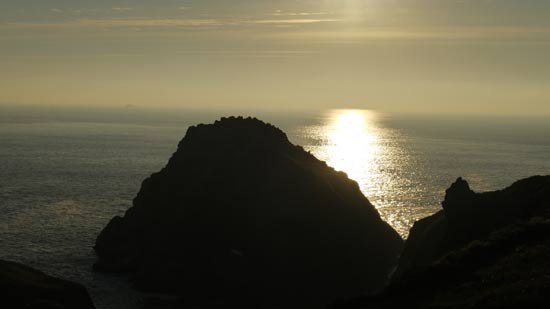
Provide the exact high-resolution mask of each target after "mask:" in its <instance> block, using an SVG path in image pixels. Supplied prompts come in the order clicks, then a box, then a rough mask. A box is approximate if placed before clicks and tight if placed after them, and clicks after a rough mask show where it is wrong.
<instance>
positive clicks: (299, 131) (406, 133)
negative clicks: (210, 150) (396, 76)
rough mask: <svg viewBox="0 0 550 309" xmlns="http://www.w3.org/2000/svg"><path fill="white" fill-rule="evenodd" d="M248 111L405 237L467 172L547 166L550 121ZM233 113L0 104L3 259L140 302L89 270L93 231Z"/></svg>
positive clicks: (473, 175) (491, 180)
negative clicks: (343, 177) (196, 129)
mask: <svg viewBox="0 0 550 309" xmlns="http://www.w3.org/2000/svg"><path fill="white" fill-rule="evenodd" d="M240 114H243V113H240ZM244 114H245V115H248V114H251V115H253V116H258V117H259V118H261V119H264V120H266V121H269V122H271V123H273V124H275V125H277V126H279V127H280V128H282V129H283V130H284V131H285V132H287V135H288V137H289V138H290V140H291V141H292V142H294V143H296V144H299V145H302V146H303V147H304V148H305V149H306V150H308V151H311V152H312V153H313V154H315V155H316V156H317V157H318V158H319V159H321V160H325V161H327V162H328V164H329V165H331V166H333V167H335V168H336V169H339V170H343V171H345V172H346V173H347V174H348V175H349V176H350V178H352V179H354V180H356V181H357V182H358V183H359V185H360V187H361V189H362V191H363V192H364V193H365V195H366V196H367V197H368V198H369V200H370V201H371V202H372V203H373V204H374V205H375V206H376V207H377V208H378V211H379V212H380V213H381V215H382V217H383V218H384V219H385V220H386V221H388V222H389V223H390V224H391V225H392V226H393V227H394V228H395V229H396V230H397V231H398V232H399V233H400V234H401V235H402V236H403V237H406V236H407V234H408V230H409V228H410V227H411V225H412V224H413V222H414V221H415V220H418V219H420V218H422V217H425V216H427V215H430V214H432V213H434V212H435V211H437V210H438V209H439V207H440V206H439V205H440V202H441V200H442V199H443V197H444V191H445V189H446V188H447V187H448V186H449V185H450V184H451V183H452V182H453V181H454V180H455V179H456V178H457V177H459V176H462V177H464V178H466V179H467V180H468V181H469V182H470V184H471V186H472V188H473V189H474V190H476V191H487V190H494V189H499V188H503V187H505V186H508V185H510V184H511V183H512V182H513V181H515V180H517V179H520V178H523V177H528V176H531V175H537V174H539V175H540V174H550V134H549V132H550V119H513V118H499V119H496V118H482V117H448V116H447V117H433V116H432V117H427V116H425V117H423V116H403V115H386V114H379V113H375V112H372V111H362V110H332V111H324V112H318V113H309V114H305V113H304V114H292V115H291V114H283V113H266V112H263V113H250V112H249V113H244ZM225 115H228V113H214V112H198V111H170V112H168V111H164V112H162V111H152V110H141V109H137V108H126V109H103V110H99V109H96V110H83V109H79V110H77V109H72V110H71V109H53V110H48V109H30V108H27V109H23V108H0V175H1V177H0V259H8V260H14V261H19V262H22V263H25V264H28V265H31V266H33V267H36V268H38V269H41V270H43V271H46V272H48V273H50V274H54V275H58V276H62V277H64V278H67V279H71V280H75V281H78V282H82V283H83V284H85V285H86V286H87V287H88V289H89V291H90V293H91V294H92V297H93V298H94V301H95V303H96V306H97V307H98V308H136V307H139V304H140V301H141V300H140V296H139V294H138V293H136V292H134V291H133V290H132V289H131V288H130V287H129V284H128V283H127V282H126V281H125V280H124V279H123V278H119V277H116V276H112V275H103V274H95V273H92V272H91V265H92V264H93V262H94V260H95V256H94V253H93V250H92V246H93V244H94V241H95V238H96V236H97V234H98V233H99V232H100V230H101V229H102V228H103V227H104V226H105V225H106V224H107V222H108V221H109V220H110V219H111V218H112V217H113V216H114V215H121V214H123V213H124V211H125V210H126V209H128V208H129V207H130V206H131V201H132V198H133V197H134V196H135V195H136V193H137V191H138V190H139V187H140V184H141V181H142V180H143V179H144V178H146V177H147V176H148V175H150V174H151V173H152V172H155V171H157V170H159V169H160V168H162V167H163V166H164V165H165V163H166V162H167V160H168V158H169V157H170V155H171V154H172V153H173V152H174V151H175V150H176V145H177V143H178V141H179V140H180V139H181V138H182V137H183V136H184V134H185V131H186V129H187V127H188V126H190V125H193V124H197V123H200V122H205V123H210V122H213V121H214V120H216V119H218V118H219V117H221V116H225Z"/></svg>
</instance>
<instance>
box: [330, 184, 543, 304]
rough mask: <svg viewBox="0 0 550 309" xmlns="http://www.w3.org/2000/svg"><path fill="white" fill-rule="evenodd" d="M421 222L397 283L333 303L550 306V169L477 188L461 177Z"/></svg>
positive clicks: (409, 241) (403, 257)
mask: <svg viewBox="0 0 550 309" xmlns="http://www.w3.org/2000/svg"><path fill="white" fill-rule="evenodd" d="M442 206H443V210H442V211H440V212H438V213H436V214H435V215H433V216H431V217H428V218H425V219H423V220H420V221H419V222H417V223H416V224H415V225H414V227H413V228H412V229H411V233H410V236H409V239H407V241H406V244H405V249H404V252H403V254H402V255H401V258H400V261H399V267H398V270H397V272H396V274H395V276H394V278H393V280H392V283H391V285H390V286H389V287H388V288H386V289H385V290H384V291H383V292H381V293H379V294H374V295H370V296H364V297H360V298H356V299H353V300H351V301H344V302H341V303H338V304H336V305H334V308H397V307H402V306H406V307H407V308H548V306H549V305H550V304H549V302H548V298H547V295H550V276H549V275H548V274H550V259H549V257H550V176H544V177H543V176H535V177H531V178H527V179H523V180H520V181H517V182H516V183H514V184H513V185H511V186H510V187H508V188H506V189H504V190H500V191H494V192H486V193H475V192H473V191H472V190H471V189H470V187H469V185H468V183H467V182H466V181H464V180H463V179H460V178H459V179H458V180H457V181H456V182H455V183H454V184H453V185H452V186H451V187H450V188H449V189H448V190H447V192H446V196H445V200H444V201H443V203H442Z"/></svg>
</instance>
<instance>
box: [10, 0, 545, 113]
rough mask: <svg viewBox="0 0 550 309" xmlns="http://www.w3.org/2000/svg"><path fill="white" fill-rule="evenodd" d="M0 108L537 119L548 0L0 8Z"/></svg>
mask: <svg viewBox="0 0 550 309" xmlns="http://www.w3.org/2000/svg"><path fill="white" fill-rule="evenodd" d="M0 71H1V73H2V74H1V75H0V103H1V104H31V105H32V104H43V105H44V104H47V105H75V106H80V105H97V106H124V105H127V104H133V105H136V106H181V107H195V106H199V107H203V108H219V107H224V108H228V107H239V108H243V107H244V108H249V107H266V108H275V107H276V108H304V109H308V108H312V109H321V108H347V107H350V108H351V107H352V108H375V109H381V110H387V111H403V112H409V111H412V112H455V113H478V112H479V113H504V114H538V115H541V114H546V115H550V1H548V0H448V1H446V0H318V1H309V0H278V1H267V0H188V1H180V0H154V1H153V0H148V1H145V0H141V1H107V0H94V1H83V0H51V1H48V0H17V1H15V0H13V1H6V0H0Z"/></svg>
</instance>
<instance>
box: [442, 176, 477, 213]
mask: <svg viewBox="0 0 550 309" xmlns="http://www.w3.org/2000/svg"><path fill="white" fill-rule="evenodd" d="M474 196H475V192H474V191H473V190H472V189H470V185H469V184H468V182H467V181H466V180H464V179H462V177H459V178H458V179H457V180H456V181H455V182H454V183H453V184H452V185H451V186H450V187H449V188H448V189H447V190H445V200H444V201H443V202H442V203H441V204H442V206H443V209H445V211H446V212H449V211H451V212H453V211H454V210H455V209H454V208H457V207H465V205H468V204H469V203H470V202H471V200H472V198H473V197H474Z"/></svg>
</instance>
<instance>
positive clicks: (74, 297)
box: [0, 260, 94, 309]
mask: <svg viewBox="0 0 550 309" xmlns="http://www.w3.org/2000/svg"><path fill="white" fill-rule="evenodd" d="M0 308H6V309H8V308H9V309H23V308H25V309H50V308H51V309H64V308H66V309H73V308H82V309H93V308H94V305H93V303H92V300H91V298H90V296H89V295H88V292H87V291H86V288H85V287H84V286H82V285H80V284H77V283H73V282H70V281H67V280H62V279H59V278H55V277H51V276H48V275H46V274H44V273H43V272H40V271H38V270H35V269H32V268H30V267H27V266H24V265H21V264H17V263H14V262H8V261H1V260H0Z"/></svg>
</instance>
